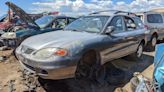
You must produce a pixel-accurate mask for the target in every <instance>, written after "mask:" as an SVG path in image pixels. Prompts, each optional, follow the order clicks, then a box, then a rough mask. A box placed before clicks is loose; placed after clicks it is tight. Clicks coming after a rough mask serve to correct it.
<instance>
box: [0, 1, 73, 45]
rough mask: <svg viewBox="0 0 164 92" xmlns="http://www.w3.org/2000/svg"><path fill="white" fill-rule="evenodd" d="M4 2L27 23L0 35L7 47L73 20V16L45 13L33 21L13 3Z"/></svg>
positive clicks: (60, 27)
mask: <svg viewBox="0 0 164 92" xmlns="http://www.w3.org/2000/svg"><path fill="white" fill-rule="evenodd" d="M6 4H7V5H8V6H10V8H11V9H12V10H13V11H14V12H15V13H16V14H17V15H18V16H19V17H20V18H21V20H22V21H24V22H25V23H26V24H27V27H24V28H21V29H20V28H19V29H17V27H15V28H16V31H11V32H6V33H4V34H3V35H2V36H1V39H2V40H3V43H4V45H5V46H8V47H17V46H18V45H19V44H20V43H21V42H22V41H23V40H24V39H26V38H27V37H30V36H33V35H37V34H41V33H45V32H50V31H56V30H60V29H62V28H64V27H65V25H67V24H69V23H71V22H72V21H74V20H75V18H72V17H67V16H60V15H58V16H55V15H47V16H43V17H41V18H39V19H37V20H35V21H34V20H33V19H32V18H31V17H30V16H28V14H27V13H26V12H24V11H23V10H22V9H21V8H19V7H17V6H16V5H14V4H13V3H11V2H7V3H6Z"/></svg>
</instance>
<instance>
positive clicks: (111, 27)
mask: <svg viewBox="0 0 164 92" xmlns="http://www.w3.org/2000/svg"><path fill="white" fill-rule="evenodd" d="M113 31H114V26H109V27H107V30H106V32H105V33H106V34H110V33H111V32H113Z"/></svg>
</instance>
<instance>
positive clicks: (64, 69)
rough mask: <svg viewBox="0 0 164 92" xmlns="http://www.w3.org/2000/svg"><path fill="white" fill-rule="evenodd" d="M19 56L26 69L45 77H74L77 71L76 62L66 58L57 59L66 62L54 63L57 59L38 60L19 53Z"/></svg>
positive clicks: (55, 78)
mask: <svg viewBox="0 0 164 92" xmlns="http://www.w3.org/2000/svg"><path fill="white" fill-rule="evenodd" d="M17 58H18V59H19V62H20V64H21V66H22V67H23V68H24V69H26V70H28V71H29V72H31V73H34V74H36V75H38V76H40V77H42V78H44V79H53V80H57V79H65V78H71V77H74V74H75V71H76V63H75V62H73V61H70V60H66V59H60V60H56V61H59V62H65V63H54V62H55V61H51V62H50V61H45V62H38V61H34V60H31V59H28V58H24V57H23V56H21V55H18V54H17ZM69 62H70V63H69Z"/></svg>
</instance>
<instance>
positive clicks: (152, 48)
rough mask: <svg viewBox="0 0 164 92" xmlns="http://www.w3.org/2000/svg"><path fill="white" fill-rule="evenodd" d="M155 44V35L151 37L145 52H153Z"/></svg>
mask: <svg viewBox="0 0 164 92" xmlns="http://www.w3.org/2000/svg"><path fill="white" fill-rule="evenodd" d="M156 44H157V36H156V35H153V36H152V37H151V40H150V41H149V42H148V45H147V50H148V51H154V50H155V46H156Z"/></svg>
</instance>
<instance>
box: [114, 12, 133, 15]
mask: <svg viewBox="0 0 164 92" xmlns="http://www.w3.org/2000/svg"><path fill="white" fill-rule="evenodd" d="M119 13H125V14H126V15H131V14H133V15H136V14H135V13H132V12H126V11H117V12H115V13H114V14H119Z"/></svg>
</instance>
